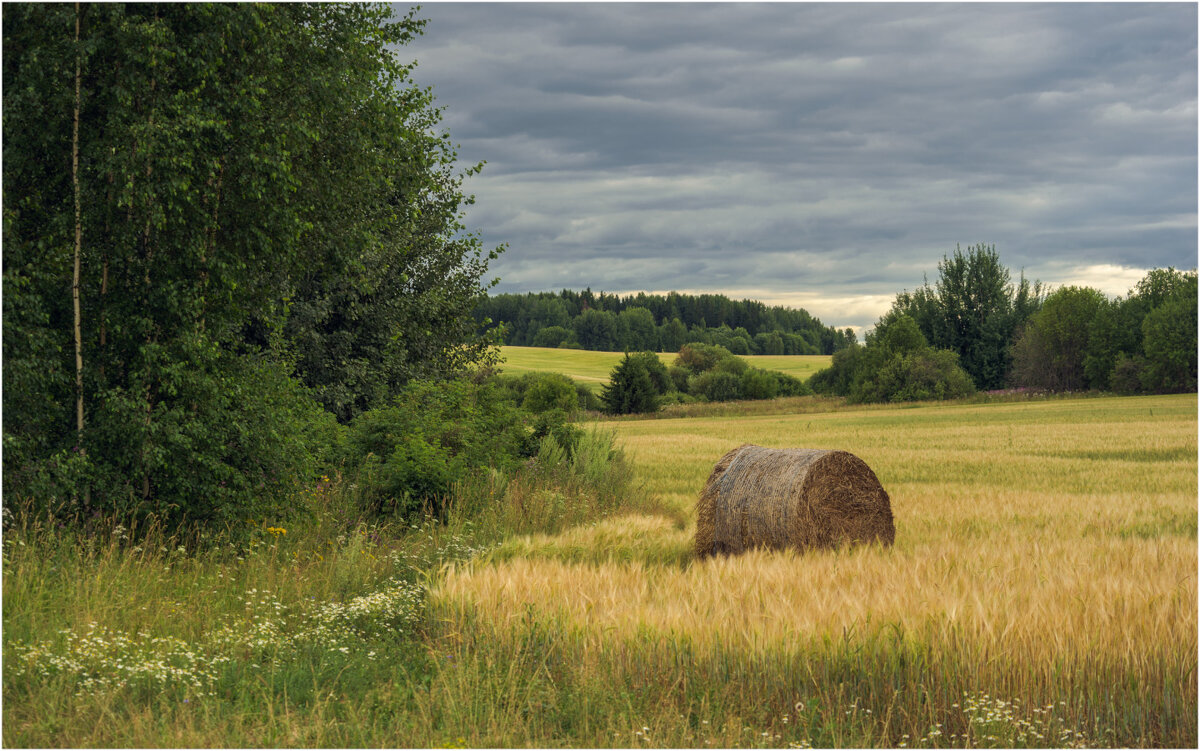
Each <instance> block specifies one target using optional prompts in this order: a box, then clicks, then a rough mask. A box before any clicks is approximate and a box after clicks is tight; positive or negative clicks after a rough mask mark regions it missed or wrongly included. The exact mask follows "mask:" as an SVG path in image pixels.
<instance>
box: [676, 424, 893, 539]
mask: <svg viewBox="0 0 1200 751" xmlns="http://www.w3.org/2000/svg"><path fill="white" fill-rule="evenodd" d="M895 539H896V527H895V525H894V523H893V521H892V504H891V500H890V499H889V498H888V494H887V491H885V490H884V489H883V486H882V485H880V484H879V478H877V477H875V473H874V472H872V471H871V468H870V467H868V466H867V465H866V462H864V461H863V460H862V459H859V458H858V457H857V456H855V455H854V454H851V453H848V452H845V451H824V450H821V449H769V448H764V447H762V446H753V445H751V444H745V445H742V446H739V447H738V448H736V449H734V450H732V451H730V452H729V453H727V454H725V455H724V456H722V457H721V459H720V460H719V461H718V462H717V465H716V466H715V467H713V471H712V474H710V475H709V476H708V482H707V483H705V485H704V490H703V491H701V493H700V500H699V501H698V502H697V504H696V556H697V557H699V558H704V557H706V556H710V555H713V554H715V553H725V554H732V553H740V552H742V551H744V550H749V549H751V548H773V549H783V548H792V549H795V550H801V551H803V550H808V549H810V548H833V547H838V546H841V545H851V544H855V543H863V542H880V543H883V544H884V545H891V544H892V542H893V541H894V540H895Z"/></svg>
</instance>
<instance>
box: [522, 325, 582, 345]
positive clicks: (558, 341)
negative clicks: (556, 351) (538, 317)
mask: <svg viewBox="0 0 1200 751" xmlns="http://www.w3.org/2000/svg"><path fill="white" fill-rule="evenodd" d="M574 336H575V333H574V332H573V331H571V330H570V329H568V328H564V327H562V326H547V327H546V328H544V329H541V330H539V331H538V332H537V334H536V335H535V336H534V337H533V342H532V345H533V346H534V347H561V346H562V345H563V344H564V343H566V342H567V341H569V340H571V339H573V338H574Z"/></svg>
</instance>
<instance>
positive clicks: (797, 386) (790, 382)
mask: <svg viewBox="0 0 1200 751" xmlns="http://www.w3.org/2000/svg"><path fill="white" fill-rule="evenodd" d="M771 375H773V376H774V377H775V382H776V383H778V384H779V396H811V395H812V393H813V390H812V388H810V387H809V385H808V384H807V383H805V382H804V381H802V380H800V379H799V378H797V377H795V376H790V375H788V374H787V373H777V372H772V373H771Z"/></svg>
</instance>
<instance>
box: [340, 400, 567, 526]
mask: <svg viewBox="0 0 1200 751" xmlns="http://www.w3.org/2000/svg"><path fill="white" fill-rule="evenodd" d="M503 394H504V391H503V390H501V389H498V388H496V387H495V386H493V385H491V384H484V385H482V386H479V385H475V384H472V383H469V382H466V381H443V382H425V381H414V382H412V383H410V384H409V385H408V386H406V387H405V388H404V390H403V391H401V393H400V394H399V395H398V396H397V397H396V398H395V399H394V400H393V402H392V404H391V405H389V406H387V407H381V408H377V409H373V410H369V411H367V412H364V413H363V414H361V415H359V416H358V417H357V418H355V420H354V421H353V422H352V423H351V424H350V429H349V434H348V436H347V441H346V444H347V465H348V467H350V468H351V471H355V470H357V474H358V486H359V495H360V499H361V502H362V503H363V505H364V506H365V507H366V508H367V509H368V510H370V511H373V512H376V513H395V514H398V515H400V516H402V517H409V516H411V515H413V514H414V513H416V512H418V511H420V510H421V509H422V508H428V509H429V510H431V511H433V512H439V511H440V510H441V508H442V503H443V502H444V501H445V499H446V498H447V496H448V495H449V494H450V492H451V490H452V488H453V486H454V484H455V483H456V482H458V481H460V480H462V479H463V478H464V477H465V476H466V475H467V474H469V473H472V472H477V471H481V470H485V469H487V468H496V469H499V470H502V471H503V470H510V469H512V468H514V467H515V466H516V465H517V463H518V462H519V461H520V460H521V459H522V458H524V457H526V456H529V455H531V454H532V452H534V451H536V450H537V441H536V440H534V439H533V438H532V436H531V434H530V432H529V430H527V429H526V427H525V424H524V419H523V414H522V413H521V412H520V411H519V410H518V409H517V408H516V406H515V405H514V404H513V403H512V402H510V401H508V400H506V399H504V398H503ZM549 412H554V410H550V411H549ZM547 419H548V420H549V421H551V422H552V421H553V420H554V418H547ZM549 430H550V428H547V431H549Z"/></svg>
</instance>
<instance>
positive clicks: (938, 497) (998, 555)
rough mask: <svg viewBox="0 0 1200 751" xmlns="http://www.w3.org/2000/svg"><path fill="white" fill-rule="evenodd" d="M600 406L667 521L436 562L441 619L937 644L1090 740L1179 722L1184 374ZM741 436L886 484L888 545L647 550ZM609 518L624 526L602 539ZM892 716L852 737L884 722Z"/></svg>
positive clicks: (1184, 636)
mask: <svg viewBox="0 0 1200 751" xmlns="http://www.w3.org/2000/svg"><path fill="white" fill-rule="evenodd" d="M614 425H615V426H616V427H617V430H618V432H619V435H620V436H621V437H622V438H623V443H624V446H625V449H626V451H627V453H628V454H629V455H630V456H631V458H632V459H633V461H634V463H635V465H636V467H637V468H638V476H639V479H640V480H641V482H643V483H644V484H645V485H646V486H647V487H648V488H649V490H650V491H651V492H654V493H656V494H658V496H659V497H660V498H661V499H662V500H663V501H664V502H665V503H666V504H667V505H669V506H670V507H671V508H673V509H674V510H675V511H676V512H677V514H678V515H679V516H680V517H683V518H689V520H690V521H689V526H688V527H687V529H686V530H683V531H680V530H678V529H677V528H676V527H675V526H673V525H669V524H661V523H660V524H658V525H657V526H656V525H655V524H653V523H651V522H647V521H644V520H640V519H638V518H637V517H628V518H626V519H624V520H614V521H611V522H609V523H608V525H609V526H607V527H604V528H580V529H576V530H571V531H569V532H568V533H567V536H566V537H564V538H551V537H545V538H540V539H534V538H527V539H526V540H525V541H524V542H523V545H524V547H523V548H522V549H521V550H519V551H518V550H515V549H514V550H510V551H509V554H508V555H504V556H500V557H498V558H492V559H490V560H487V561H478V562H476V563H475V564H472V565H466V566H462V567H460V568H458V569H453V570H450V571H449V572H448V573H447V576H446V577H445V578H444V581H443V582H442V583H441V585H440V586H439V587H437V588H436V589H435V590H434V593H433V595H432V596H433V601H434V604H435V607H436V609H437V612H439V613H440V614H441V615H440V617H442V618H445V619H447V620H448V621H450V622H459V621H461V622H464V623H465V622H470V623H471V624H473V626H472V627H473V628H478V629H483V630H484V631H487V632H488V633H491V634H492V637H490V638H494V639H497V640H505V639H509V640H518V641H519V640H521V639H525V638H527V632H526V631H525V630H523V629H524V628H525V627H524V626H523V625H522V624H527V623H528V619H529V618H530V617H531V614H540V615H537V616H536V618H538V619H540V620H542V621H544V622H553V623H556V624H558V627H559V628H561V629H562V630H563V631H564V632H565V633H567V634H571V635H573V636H572V638H573V639H574V640H575V641H574V642H573V644H574V647H573V648H574V649H575V650H576V654H577V659H581V660H584V661H585V662H586V661H587V660H588V659H592V658H594V659H599V657H597V656H598V655H604V654H609V653H611V651H612V650H613V649H617V648H618V647H617V645H621V644H627V645H635V644H640V643H646V640H647V639H649V640H651V641H653V640H654V639H658V640H660V642H661V640H666V641H667V642H670V643H674V644H682V645H686V646H687V649H689V650H697V651H698V653H700V654H710V655H711V654H715V653H717V652H719V653H721V654H729V653H731V652H732V653H737V654H742V655H744V656H745V659H754V657H753V656H754V655H759V656H760V657H761V656H763V655H784V656H785V657H782V658H772V659H782V660H783V662H780V663H778V664H779V670H781V671H784V672H786V670H785V668H784V667H783V666H784V665H785V664H787V660H788V659H791V658H787V657H786V655H793V656H798V657H796V659H803V660H805V661H806V662H812V663H813V665H814V666H813V667H812V668H811V669H812V670H818V671H819V670H822V669H823V668H821V667H820V665H821V664H823V662H822V661H828V660H833V659H834V657H833V656H831V655H834V654H835V653H836V654H837V655H843V653H844V651H845V649H850V648H853V645H855V644H858V645H859V647H860V648H867V647H868V646H869V645H877V644H879V643H881V642H887V643H889V644H891V643H894V644H897V645H901V646H897V647H895V650H899V651H897V652H895V654H896V655H902V654H906V652H905V650H908V649H910V648H911V649H915V650H916V652H917V653H918V654H934V655H937V656H938V657H937V660H936V662H937V663H938V665H940V667H939V668H938V670H941V671H942V673H941V674H940V675H939V674H932V675H930V676H929V678H928V680H932V681H934V682H935V683H937V682H939V681H941V682H942V683H944V684H945V686H956V687H961V688H962V690H963V691H968V690H969V691H991V692H993V695H1003V696H1006V697H1010V698H1011V697H1017V698H1018V700H1024V701H1026V702H1027V703H1029V706H1033V703H1034V702H1044V701H1051V702H1055V703H1056V702H1057V701H1058V700H1059V699H1062V700H1064V701H1066V702H1067V703H1069V704H1070V705H1071V706H1072V707H1074V709H1073V710H1072V711H1073V712H1074V717H1075V719H1076V720H1077V721H1078V722H1079V723H1080V724H1081V725H1086V726H1088V727H1089V728H1090V733H1091V735H1089V742H1091V743H1096V744H1099V743H1110V742H1117V743H1124V744H1131V745H1146V744H1149V745H1154V744H1157V743H1168V744H1170V743H1176V744H1178V743H1180V742H1187V743H1192V742H1194V741H1195V711H1196V685H1195V681H1196V662H1197V623H1196V612H1197V592H1196V589H1197V587H1196V580H1197V577H1196V573H1197V547H1196V524H1197V521H1196V519H1197V515H1196V505H1195V504H1196V497H1197V475H1196V468H1197V463H1196V430H1197V422H1196V397H1195V395H1183V396H1172V397H1146V398H1126V399H1089V400H1078V401H1050V402H1038V403H1026V404H1022V403H1014V404H993V405H954V406H947V407H925V408H920V409H892V410H864V411H860V412H854V411H845V412H837V413H831V414H800V415H790V416H789V415H768V416H757V417H747V418H725V419H708V420H704V419H691V420H655V421H641V422H634V421H630V422H621V423H614ZM743 442H753V443H760V444H764V445H775V446H787V445H805V446H813V447H827V448H833V447H837V448H844V449H846V450H849V451H851V452H853V453H855V454H856V455H858V456H860V457H862V459H863V460H864V461H866V462H867V463H868V464H869V465H870V466H871V467H872V468H873V469H874V470H875V472H876V474H877V475H878V477H879V479H880V481H881V482H882V483H883V485H884V487H886V488H887V489H888V491H889V493H890V494H891V499H892V507H893V511H894V514H895V519H896V538H895V546H894V547H892V548H880V547H878V546H872V547H865V548H860V549H854V550H845V551H826V552H817V553H809V554H805V555H796V554H793V553H790V552H775V553H766V552H754V553H750V554H747V555H743V556H739V557H734V558H728V559H726V558H720V557H718V558H716V559H710V560H705V561H703V562H700V561H688V560H686V558H684V559H682V560H681V559H680V558H679V557H678V556H677V555H671V554H667V553H665V552H663V551H665V550H670V549H677V548H678V546H679V544H680V540H679V539H678V538H680V537H681V536H682V535H686V533H687V532H689V531H690V530H691V529H693V528H694V526H693V525H694V518H692V517H691V514H692V513H693V509H694V506H695V502H696V494H697V492H698V490H699V489H700V488H701V487H702V486H703V484H704V479H705V476H706V475H707V473H708V472H709V471H710V470H711V468H712V466H713V463H714V462H715V461H716V459H717V458H718V457H720V456H721V455H722V454H723V453H725V452H726V451H728V450H729V449H730V448H733V447H734V446H737V445H738V444H741V443H743ZM655 534H659V535H661V537H660V545H661V547H662V550H659V549H658V547H657V546H656V545H655V543H654V542H653V538H654V535H655ZM566 539H569V540H570V542H569V543H567V542H566ZM614 540H626V541H629V540H633V541H636V542H634V543H633V544H628V543H626V544H625V547H624V549H625V550H626V551H627V553H626V554H624V555H621V556H610V557H608V558H605V557H604V555H603V550H604V549H605V548H606V547H613V546H614V543H613V541H614ZM589 546H590V547H591V548H592V549H593V550H594V553H593V554H590V555H589V554H587V553H586V552H583V551H586V550H588V549H589ZM616 547H620V544H618V545H616ZM638 551H641V552H640V553H639V552H638ZM639 556H640V557H639ZM838 645H841V646H838ZM847 645H849V646H847ZM903 645H907V646H903ZM835 647H836V649H835ZM629 648H630V649H634V648H633V647H629ZM870 649H875V647H871V648H870ZM831 650H832V651H831ZM838 650H841V651H838ZM634 651H635V652H636V651H637V650H636V649H634ZM868 651H870V650H868ZM587 655H592V658H588V657H587ZM822 655H824V657H822ZM645 659H647V660H650V659H651V658H650V657H649V653H647V654H646V655H645ZM697 659H698V658H697ZM837 659H838V660H840V659H842V657H838V658H837ZM881 659H882V658H881ZM887 659H889V660H890V659H893V658H892V657H889V658H887ZM895 659H901V658H900V657H896V658H895ZM904 659H907V658H904ZM901 661H902V662H903V660H901ZM839 664H840V663H839ZM888 664H890V663H888ZM580 669H585V668H582V667H581V668H580ZM597 669H599V668H597ZM929 669H930V670H932V669H933V668H932V667H930V668H929ZM814 680H815V679H814ZM817 683H818V684H819V683H820V682H819V681H817ZM1114 686H1120V688H1114ZM835 689H836V686H824V690H827V691H833V690H835ZM997 692H999V693H997ZM1159 694H1161V695H1163V696H1165V697H1167V698H1165V699H1163V700H1162V701H1165V702H1167V704H1165V705H1163V706H1158V705H1157V704H1154V703H1155V702H1157V701H1159V700H1158V699H1155V698H1153V697H1154V696H1157V695H1159ZM1172 697H1173V698H1172ZM913 701H917V699H914V700H913ZM921 701H924V700H921ZM954 706H955V707H958V706H959V705H958V704H955V705H954ZM1181 707H1182V708H1183V711H1182V712H1181V711H1180V708H1181ZM918 710H919V707H917V706H916V705H914V706H910V707H909V708H908V709H906V710H905V712H906V714H905V716H906V717H907V718H909V719H907V720H906V722H909V723H912V722H915V720H913V719H912V718H913V717H918V716H920V711H918ZM876 711H879V710H876ZM939 711H940V710H939ZM956 711H957V710H956ZM1156 718H1157V719H1156ZM1164 718H1165V719H1164ZM1160 721H1161V722H1162V723H1164V724H1165V726H1169V727H1171V728H1174V730H1164V729H1163V726H1160V725H1158V724H1156V723H1159V722H1160ZM964 722H965V720H964ZM1116 726H1119V728H1118V729H1116V730H1114V729H1113V728H1114V727H1116ZM905 727H908V728H909V729H910V730H915V728H916V727H917V726H916V725H907V726H905ZM1180 728H1182V730H1181V729H1180ZM893 730H896V728H892V729H891V730H888V731H886V732H884V733H883V735H882V736H880V735H872V734H870V733H868V734H867V735H865V736H856V738H857V739H858V742H863V743H884V744H885V745H886V744H887V743H898V742H899V739H900V737H901V736H900V735H899V734H898V732H897V733H893V732H892V731H893ZM872 732H874V731H872ZM880 732H882V731H880ZM906 732H907V731H906ZM1105 733H1112V734H1114V735H1113V736H1111V737H1107V738H1106V737H1103V736H1104V734H1105ZM1171 733H1176V735H1171ZM1178 733H1182V735H1178ZM1114 738H1115V739H1116V740H1114ZM1171 739H1173V740H1171ZM926 740H929V739H928V738H926Z"/></svg>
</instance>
